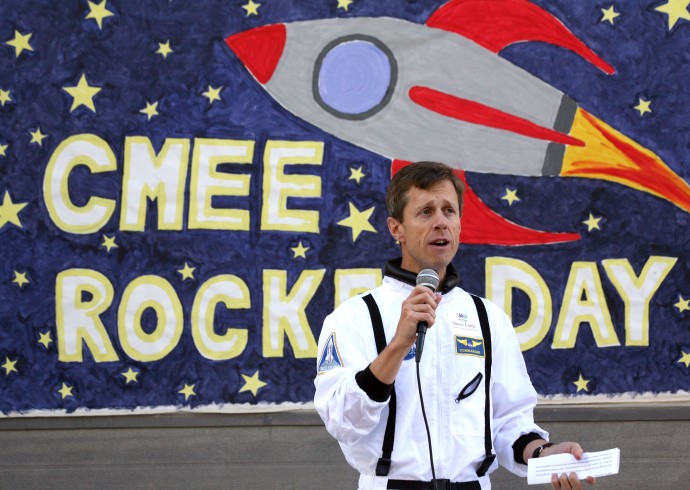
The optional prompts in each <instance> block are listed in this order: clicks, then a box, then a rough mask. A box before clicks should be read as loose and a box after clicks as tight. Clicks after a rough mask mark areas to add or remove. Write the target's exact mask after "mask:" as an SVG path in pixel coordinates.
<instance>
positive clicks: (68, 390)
mask: <svg viewBox="0 0 690 490" xmlns="http://www.w3.org/2000/svg"><path fill="white" fill-rule="evenodd" d="M73 388H74V386H68V385H67V383H62V388H60V389H59V390H58V393H60V395H62V399H63V400H64V399H65V398H67V397H68V396H71V397H72V398H74V395H73V394H72V389H73Z"/></svg>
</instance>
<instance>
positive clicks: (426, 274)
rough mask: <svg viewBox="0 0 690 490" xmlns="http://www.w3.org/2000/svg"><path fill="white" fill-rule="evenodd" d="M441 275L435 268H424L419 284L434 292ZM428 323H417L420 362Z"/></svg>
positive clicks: (417, 351)
mask: <svg viewBox="0 0 690 490" xmlns="http://www.w3.org/2000/svg"><path fill="white" fill-rule="evenodd" d="M438 283H439V277H438V273H437V272H436V271H435V270H433V269H424V270H422V271H420V272H419V274H417V286H420V285H421V286H426V287H428V288H429V289H431V291H432V292H434V293H435V292H436V288H437V287H438ZM427 327H428V325H427V324H426V322H419V323H418V324H417V344H416V347H415V361H416V362H419V361H420V360H421V359H422V350H424V337H426V329H427Z"/></svg>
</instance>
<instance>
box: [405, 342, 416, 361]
mask: <svg viewBox="0 0 690 490" xmlns="http://www.w3.org/2000/svg"><path fill="white" fill-rule="evenodd" d="M416 355H417V345H416V344H415V345H413V346H412V348H411V349H410V350H409V351H408V352H407V355H406V356H405V359H403V361H409V360H410V359H414V358H415V356H416Z"/></svg>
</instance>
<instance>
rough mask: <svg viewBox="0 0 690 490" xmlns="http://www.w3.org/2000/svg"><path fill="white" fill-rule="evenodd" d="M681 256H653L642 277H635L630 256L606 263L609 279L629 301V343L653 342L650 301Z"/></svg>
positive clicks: (626, 328) (627, 302)
mask: <svg viewBox="0 0 690 490" xmlns="http://www.w3.org/2000/svg"><path fill="white" fill-rule="evenodd" d="M677 260H678V259H676V258H673V257H654V256H652V257H649V260H647V263H646V264H645V266H644V268H643V269H642V272H641V273H640V277H637V276H635V271H633V269H632V266H631V265H630V262H628V261H627V260H626V259H608V260H604V261H603V262H602V263H603V265H604V270H605V271H606V274H608V277H609V279H610V280H611V282H612V283H613V285H614V286H616V290H617V291H618V294H620V295H621V298H623V302H624V303H625V345H626V346H635V347H645V346H648V345H649V302H650V301H651V299H652V296H654V293H656V291H657V289H659V286H661V283H662V282H663V281H664V279H665V278H666V276H667V275H668V273H669V272H671V269H672V268H673V266H674V265H675V263H676V261H677Z"/></svg>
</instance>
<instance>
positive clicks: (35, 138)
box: [29, 128, 48, 146]
mask: <svg viewBox="0 0 690 490" xmlns="http://www.w3.org/2000/svg"><path fill="white" fill-rule="evenodd" d="M29 134H30V135H31V141H29V143H36V144H37V145H38V146H43V140H44V139H46V138H47V137H48V135H47V134H43V133H42V132H41V128H36V131H29Z"/></svg>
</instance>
